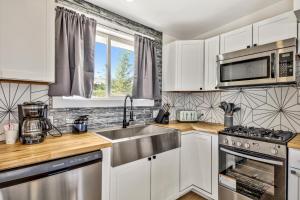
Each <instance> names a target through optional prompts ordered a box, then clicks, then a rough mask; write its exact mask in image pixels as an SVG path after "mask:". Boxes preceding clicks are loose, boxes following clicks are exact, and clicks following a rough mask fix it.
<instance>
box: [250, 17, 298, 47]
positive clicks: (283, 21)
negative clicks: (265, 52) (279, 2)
mask: <svg viewBox="0 0 300 200" xmlns="http://www.w3.org/2000/svg"><path fill="white" fill-rule="evenodd" d="M293 37H297V19H296V16H295V14H294V13H293V12H288V13H284V14H281V15H278V16H276V17H272V18H269V19H266V20H263V21H260V22H258V23H255V24H253V44H257V45H262V44H267V43H270V42H276V41H278V40H284V39H289V38H293Z"/></svg>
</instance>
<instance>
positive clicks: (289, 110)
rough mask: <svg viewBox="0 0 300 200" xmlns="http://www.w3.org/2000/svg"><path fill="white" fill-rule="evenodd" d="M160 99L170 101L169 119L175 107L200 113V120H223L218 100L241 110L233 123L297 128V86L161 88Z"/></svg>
mask: <svg viewBox="0 0 300 200" xmlns="http://www.w3.org/2000/svg"><path fill="white" fill-rule="evenodd" d="M162 101H163V103H169V104H170V105H171V109H170V113H171V117H170V118H171V120H174V119H175V113H176V110H178V109H179V110H181V109H185V110H195V111H198V112H199V113H202V114H203V116H202V118H201V119H200V120H201V121H206V122H216V123H223V120H224V112H223V110H222V109H220V108H219V105H220V102H221V101H227V102H230V103H235V104H236V105H237V106H240V107H241V111H239V112H237V113H235V114H234V124H235V125H244V126H254V127H263V128H270V129H275V130H279V129H280V130H291V131H294V132H300V103H299V89H298V88H297V87H283V86H282V87H269V88H254V89H237V90H224V91H216V92H201V93H182V92H163V96H162Z"/></svg>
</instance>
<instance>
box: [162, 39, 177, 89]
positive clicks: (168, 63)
mask: <svg viewBox="0 0 300 200" xmlns="http://www.w3.org/2000/svg"><path fill="white" fill-rule="evenodd" d="M176 56H177V54H176V42H173V43H170V44H166V45H164V47H163V68H162V89H163V91H172V90H175V89H176V88H177V84H178V82H177V81H176V74H177V73H176V72H177V63H176Z"/></svg>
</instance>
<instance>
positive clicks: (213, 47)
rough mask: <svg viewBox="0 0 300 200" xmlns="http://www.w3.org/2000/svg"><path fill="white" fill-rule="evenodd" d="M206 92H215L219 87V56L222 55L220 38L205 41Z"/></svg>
mask: <svg viewBox="0 0 300 200" xmlns="http://www.w3.org/2000/svg"><path fill="white" fill-rule="evenodd" d="M204 46H205V53H204V54H205V59H204V60H205V69H204V71H205V78H204V80H205V84H204V85H205V90H214V89H215V87H216V86H217V55H218V54H219V53H220V37H219V36H216V37H213V38H210V39H207V40H205V45H204Z"/></svg>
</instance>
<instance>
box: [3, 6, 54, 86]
mask: <svg viewBox="0 0 300 200" xmlns="http://www.w3.org/2000/svg"><path fill="white" fill-rule="evenodd" d="M54 6H55V5H54V0H22V1H20V0H0V78H1V79H14V80H26V81H41V82H54V14H55V10H54Z"/></svg>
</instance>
